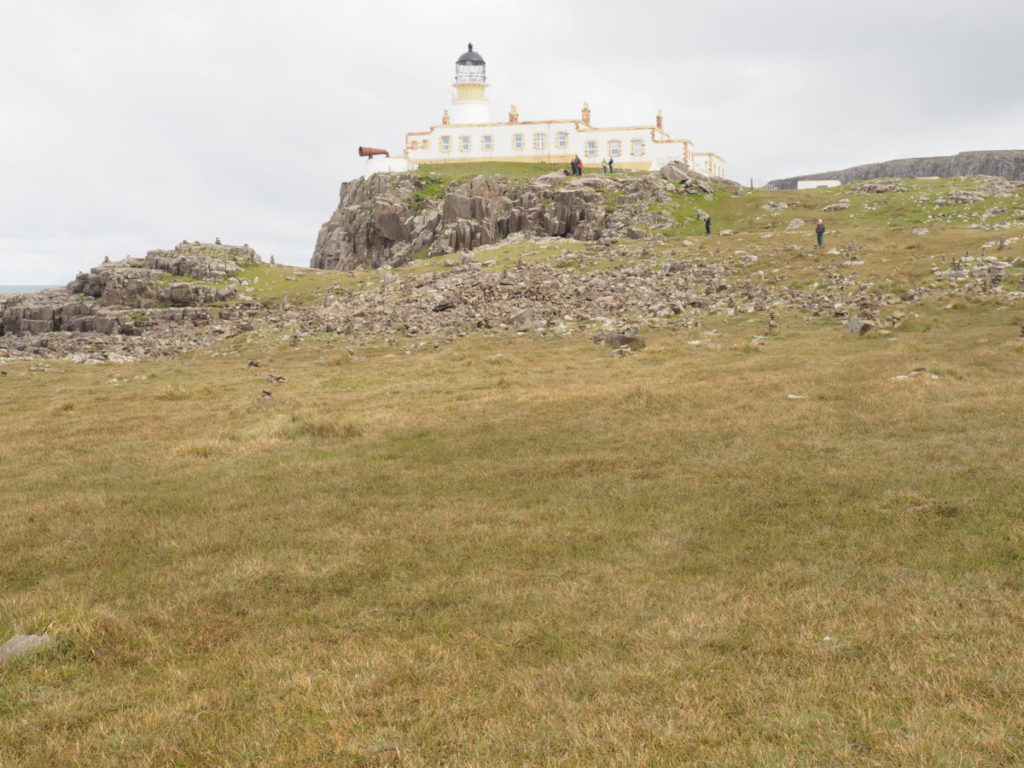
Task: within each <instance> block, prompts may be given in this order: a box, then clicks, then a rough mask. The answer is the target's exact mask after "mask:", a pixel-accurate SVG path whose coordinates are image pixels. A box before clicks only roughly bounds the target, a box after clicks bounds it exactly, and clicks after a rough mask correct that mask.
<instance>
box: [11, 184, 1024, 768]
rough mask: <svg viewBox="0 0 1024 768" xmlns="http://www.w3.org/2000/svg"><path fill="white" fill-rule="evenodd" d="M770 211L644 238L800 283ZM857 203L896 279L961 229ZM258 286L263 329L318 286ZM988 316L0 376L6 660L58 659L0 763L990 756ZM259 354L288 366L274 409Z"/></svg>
mask: <svg viewBox="0 0 1024 768" xmlns="http://www.w3.org/2000/svg"><path fill="white" fill-rule="evenodd" d="M831 194H833V193H832V192H823V193H821V194H806V193H800V194H797V195H794V196H792V197H790V198H786V199H790V200H791V202H792V203H793V205H792V207H791V210H790V211H789V213H787V217H788V216H790V215H803V216H804V218H807V215H805V214H809V213H810V212H813V211H814V210H817V209H818V208H820V205H821V204H822V201H823V199H824V198H823V196H827V195H831ZM835 194H839V193H838V192H837V193H835ZM768 197H781V195H780V194H779V193H773V195H771V196H768V195H755V196H750V197H744V198H740V199H737V200H734V201H728V200H723V201H714V203H713V204H714V205H716V206H719V208H716V209H715V211H716V213H715V220H716V222H718V226H719V227H724V226H731V223H730V222H729V221H728V220H727V219H726V216H725V214H724V211H725V210H726V208H725V206H726V205H730V206H732V208H730V209H729V210H731V211H733V218H734V219H735V220H736V221H737V222H739V225H737V227H736V228H738V229H741V230H744V229H746V231H747V234H742V233H741V234H739V235H737V236H735V237H734V238H728V239H725V238H723V239H712V242H710V243H704V242H703V241H702V242H701V243H700V244H699V245H694V246H686V247H682V246H680V245H679V243H678V242H677V241H671V242H670V243H668V244H667V245H666V246H664V247H663V248H662V250H663V251H664V253H665V255H666V256H671V257H675V256H677V255H678V254H679V253H685V254H687V255H688V257H691V256H696V257H701V255H703V256H704V257H707V258H717V257H719V256H722V255H724V256H730V255H731V254H732V253H733V251H734V250H738V249H744V248H749V247H751V246H753V245H756V244H762V245H763V244H765V243H772V244H777V245H779V248H777V249H775V250H774V252H770V251H771V250H772V249H767V248H765V249H764V250H762V251H761V258H760V259H759V261H758V263H757V264H756V265H752V266H751V267H750V269H751V271H754V270H761V269H769V270H770V269H780V270H783V271H784V272H785V273H786V275H787V280H790V281H793V282H801V281H804V282H809V281H812V280H815V279H818V276H819V275H820V269H819V266H820V264H822V263H825V261H827V260H828V258H831V257H828V258H827V257H825V256H823V255H811V256H808V255H806V254H804V253H802V252H800V250H799V249H797V250H796V251H793V250H791V249H790V250H787V249H784V248H783V247H782V246H783V245H785V244H786V243H788V242H791V243H793V244H797V245H800V244H801V243H803V242H804V241H806V240H808V238H809V235H807V234H806V233H804V234H802V235H801V234H799V233H797V234H788V233H782V232H779V233H778V234H777V237H776V238H775V239H771V240H765V239H763V238H762V237H761V234H762V232H761V231H759V230H758V228H762V229H763V228H765V227H769V226H770V225H771V226H775V225H778V227H782V226H784V221H785V219H779V220H777V221H775V222H774V223H773V222H758V221H757V219H756V218H755V217H756V216H761V215H763V211H762V209H761V208H760V207H759V206H760V205H761V204H762V203H763V202H764V200H765V199H767V198H768ZM801 206H803V207H802V208H801ZM858 215H860V213H859V212H858ZM865 215H866V214H865ZM884 215H889V214H887V213H886V211H885V210H883V211H880V212H878V213H877V215H875V220H872V221H867V222H860V223H859V224H857V226H855V225H854V223H851V224H850V226H849V227H848V228H844V229H841V231H838V232H835V233H834V234H831V233H830V238H831V240H830V242H834V243H835V244H837V245H839V246H842V245H846V244H851V243H856V244H860V245H863V246H864V252H863V255H864V258H865V264H864V266H862V267H851V268H850V269H851V270H857V271H858V272H857V274H860V275H862V276H863V277H864V279H865V280H882V281H885V280H891V285H894V286H898V285H900V284H908V283H913V282H915V281H920V280H922V279H927V275H928V270H929V268H930V266H931V264H932V263H934V261H935V260H936V259H939V258H940V257H941V254H944V253H956V252H957V251H962V250H963V249H965V248H972V249H974V250H975V251H977V248H978V246H979V245H980V243H981V242H984V241H985V240H986V239H991V237H992V236H993V235H992V233H990V232H984V231H980V232H979V231H974V230H971V231H966V230H962V229H955V228H945V229H944V228H942V227H936V232H935V234H934V236H930V237H928V238H925V239H913V238H912V237H911V236H910V235H909V234H907V233H906V232H904V231H903V230H904V229H905V228H906V227H905V226H904V224H905V223H906V222H903V223H900V222H896V223H893V222H888V223H887V222H886V221H884V220H883V216H884ZM901 215H903V216H904V217H905V218H907V221H909V218H912V217H913V216H917V215H918V213H915V212H913V211H910V212H909V213H908V212H906V211H904V213H903V214H901ZM744 217H746V218H744ZM908 217H909V218H908ZM890 225H891V226H890ZM897 225H898V226H897ZM887 226H888V227H889V229H888V231H886V227H887ZM801 237H802V238H803V239H802V240H801ZM910 245H915V246H917V247H913V248H910V247H907V246H910ZM801 247H802V246H801ZM555 250H556V251H557V250H558V249H557V248H556V249H555ZM716 251H718V253H716ZM516 253H517V252H510V253H507V254H504V256H502V254H501V253H496V254H495V257H496V258H499V259H500V258H506V257H507V258H517V257H518V256H516V255H515V254H516ZM541 257H543V255H540V256H538V258H541ZM832 260H833V261H834V260H835V259H834V258H833V259H832ZM417 268H420V269H422V268H424V267H423V266H422V265H420V266H419V267H417ZM261 269H263V268H261ZM264 272H266V273H267V274H263V275H262V277H261V282H260V286H261V288H260V290H261V291H263V292H265V293H267V294H268V297H269V294H270V293H272V292H273V291H274V290H276V288H275V285H276V283H275V282H274V281H275V280H277V281H278V283H280V285H281V286H284V287H285V288H286V289H287V290H288V291H289V292H290V298H289V300H290V301H291V300H295V296H297V295H299V294H300V293H301V292H302V291H306V293H305V294H302V295H303V296H305V298H306V299H308V300H309V301H314V300H318V297H319V296H320V295H321V294H322V293H323V292H324V291H327V290H328V289H329V288H330V285H331V284H332V283H331V282H330V280H329V276H325V275H322V274H310V275H306V276H301V277H300V278H299V279H297V280H295V281H288V280H286V278H287V277H288V276H289V274H291V273H290V272H286V271H282V270H281V268H277V270H276V271H275V270H272V269H271V268H266V269H264ZM254 276H255V273H254ZM1018 276H1019V275H1018ZM357 277H358V276H357ZM364 277H365V276H364ZM364 277H360V278H359V279H364ZM352 279H356V278H353V277H352V276H350V278H349V281H350V282H351V280H352ZM346 285H347V284H346ZM291 294H295V295H291ZM945 306H951V307H952V308H951V309H943V307H945ZM1005 307H1006V303H1005V302H1003V308H1000V307H999V306H998V304H997V303H996V302H993V301H991V300H987V299H977V298H957V299H956V300H954V301H949V300H948V298H942V297H936V298H935V299H934V300H930V301H929V302H927V303H926V304H924V305H921V304H915V305H913V307H912V312H914V313H916V314H910V315H908V318H907V320H906V322H905V323H904V324H903V326H901V328H900V329H899V330H897V331H895V332H893V333H892V334H890V335H875V334H869V335H868V336H865V337H856V336H852V335H850V334H848V333H846V332H845V331H844V330H843V328H842V326H841V324H838V323H835V322H831V321H826V320H821V319H814V320H812V321H811V322H805V320H804V318H802V317H796V316H792V315H787V314H785V313H782V314H780V317H779V322H780V325H781V328H780V330H779V332H778V333H777V334H775V335H773V336H772V337H771V338H770V339H769V341H768V343H767V345H766V346H764V347H760V348H753V347H751V346H750V344H749V342H750V339H751V337H752V336H754V335H755V334H758V333H760V332H761V331H762V330H763V328H764V321H765V319H764V317H763V316H738V317H735V318H727V319H721V320H709V321H708V323H709V325H708V326H707V327H706V328H705V329H701V331H696V332H693V334H692V335H691V333H690V332H686V331H678V332H672V331H668V330H661V331H650V332H648V331H645V332H644V335H645V336H646V337H647V341H648V344H647V348H646V349H644V350H643V351H641V352H638V353H637V354H635V355H633V356H632V357H628V358H622V359H612V358H611V357H609V354H608V350H607V348H604V347H599V346H595V345H593V344H591V343H590V342H589V341H587V340H586V339H583V338H578V337H573V338H545V339H541V338H533V337H517V336H511V335H509V336H495V337H488V336H475V337H469V338H465V339H461V340H459V341H458V342H457V343H455V344H452V345H450V346H447V347H444V348H443V349H441V350H440V351H439V352H437V353H416V354H411V355H407V356H406V355H395V354H393V353H394V352H396V351H400V350H398V349H396V348H393V347H387V348H383V349H372V348H371V349H360V350H359V354H358V356H357V357H351V356H350V355H349V354H348V352H347V351H346V344H347V342H345V341H337V340H332V339H321V340H313V341H304V342H303V344H302V347H301V348H300V349H293V348H291V347H289V346H286V345H284V344H283V342H274V341H265V340H261V338H262V337H260V336H259V335H258V334H253V335H251V336H250V337H246V336H240V337H236V338H235V339H232V340H230V341H228V342H226V345H225V346H224V347H223V348H221V349H219V350H217V352H218V353H228V354H226V355H225V354H218V355H217V356H214V355H209V354H206V353H194V354H192V355H189V356H187V357H185V358H182V359H180V360H173V361H164V362H148V363H139V364H135V365H131V366H114V365H106V366H92V367H87V366H75V365H72V364H66V363H53V364H52V365H51V367H50V370H48V371H32V370H30V367H29V365H28V364H27V363H19V362H7V363H6V364H5V365H4V368H5V370H6V371H7V372H8V375H7V376H5V377H2V378H0V402H2V403H3V406H4V408H3V412H4V417H3V419H2V421H0V479H2V490H3V493H2V497H0V498H2V500H3V504H2V506H0V585H2V587H3V589H2V592H0V639H3V638H6V637H7V636H8V635H10V634H12V633H14V632H44V631H45V632H49V633H51V634H52V635H53V636H54V637H55V638H56V639H57V644H56V646H55V647H54V648H53V649H51V650H49V651H46V652H44V653H42V654H41V655H38V656H35V657H28V658H25V659H21V660H18V661H16V662H14V663H10V664H7V665H4V666H0V766H3V767H4V768H6V766H8V765H11V766H19V768H20V767H21V766H25V767H26V768H38V767H41V766H89V768H104V767H107V766H170V765H174V766H196V767H199V766H204V767H205V766H289V767H290V766H406V767H408V768H413V767H417V766H439V765H447V766H527V765H529V766H630V767H633V766H647V765H651V766H653V765H663V766H679V765H694V766H736V767H737V768H738V767H740V766H743V767H744V768H746V767H747V766H840V765H841V766H847V765H857V766H892V765H900V766H1010V765H1018V764H1021V763H1022V762H1024V732H1022V729H1021V723H1022V722H1024V711H1022V710H1024V707H1022V705H1021V702H1022V701H1024V666H1022V665H1021V663H1020V656H1021V648H1022V647H1024V601H1022V599H1021V590H1022V587H1024V522H1022V518H1021V514H1020V510H1021V507H1022V502H1024V498H1022V497H1024V491H1022V488H1024V484H1022V480H1024V478H1022V476H1021V475H1022V472H1021V461H1020V456H1021V455H1022V453H1024V432H1022V431H1021V429H1020V414H1021V411H1022V405H1024V398H1022V395H1021V389H1020V378H1021V370H1022V367H1024V345H1022V344H1021V342H1019V341H1018V340H1017V338H1018V335H1019V327H1020V323H1021V322H1022V320H1024V311H1022V309H1021V308H1020V307H1019V306H1012V307H1011V308H1009V309H1006V308H1005ZM703 330H716V331H718V332H719V334H720V335H719V336H717V337H715V342H716V344H717V346H715V347H714V348H711V347H708V346H692V345H690V344H689V343H688V342H689V341H691V340H693V339H695V338H703V337H702V336H701V335H700V333H701V332H702V331H703ZM277 343H280V344H281V346H275V344H277ZM399 346H400V344H399ZM253 357H258V358H260V359H261V360H262V362H263V367H262V368H261V370H266V369H272V370H274V371H276V372H280V373H281V374H282V375H285V376H287V383H283V384H278V385H273V386H272V387H271V388H272V389H273V391H274V396H273V400H271V401H269V402H265V401H262V400H260V392H261V391H262V390H263V389H265V388H267V387H268V385H267V382H266V379H265V376H261V375H260V373H259V371H255V370H251V369H247V368H246V364H245V363H246V361H247V360H248V359H250V358H253ZM918 367H924V368H927V369H928V370H929V371H931V372H934V373H936V374H937V375H938V378H935V379H931V378H926V377H915V378H910V379H902V380H896V379H894V378H893V377H894V376H896V375H898V374H905V373H907V372H908V371H911V370H913V369H915V368H918ZM791 396H792V397H791Z"/></svg>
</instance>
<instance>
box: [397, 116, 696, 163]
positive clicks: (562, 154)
mask: <svg viewBox="0 0 1024 768" xmlns="http://www.w3.org/2000/svg"><path fill="white" fill-rule="evenodd" d="M560 133H563V134H565V142H566V145H565V146H564V147H562V146H559V144H558V141H559V134H560ZM654 133H655V132H654V130H653V129H652V128H650V127H633V128H590V127H587V126H584V125H582V124H581V123H579V122H578V121H575V120H552V121H548V122H535V123H489V124H484V125H465V124H457V123H456V121H455V120H453V121H452V124H450V125H440V126H434V127H433V128H431V130H430V132H429V134H428V135H417V134H410V135H409V136H408V142H409V144H407V147H406V155H407V156H408V157H409V159H410V160H415V161H417V162H422V163H430V162H439V161H448V162H460V161H464V162H473V161H485V160H489V159H494V160H499V159H500V160H509V159H513V160H514V159H516V158H520V157H521V158H523V159H524V160H525V159H531V160H540V161H545V160H546V161H549V162H561V161H563V160H564V159H565V158H566V157H567V156H569V157H571V156H573V155H579V156H580V158H582V160H583V162H584V165H588V164H590V165H596V164H599V163H600V162H601V160H602V159H605V158H609V157H614V159H615V162H616V163H620V164H626V163H641V164H644V165H645V166H646V167H648V168H650V169H655V168H660V167H662V166H663V165H665V164H666V163H668V162H670V161H672V160H683V161H687V160H688V157H687V142H685V141H684V140H682V139H675V140H666V141H655V140H654V139H653V136H652V134H654ZM517 135H521V136H522V144H521V146H520V147H518V148H517V147H516V144H515V137H516V136H517ZM445 136H447V137H448V138H449V144H448V151H442V145H443V144H442V137H445ZM485 136H489V137H490V138H491V144H490V149H486V148H485V143H484V137H485ZM538 137H540V138H538ZM424 140H425V141H427V143H428V146H427V147H426V148H413V146H412V144H415V143H417V142H422V141H424ZM464 140H465V141H466V142H468V144H467V143H464ZM634 141H637V142H639V145H634V143H633V142H634ZM591 142H592V144H591ZM612 142H618V154H617V155H616V154H613V145H612ZM637 150H639V151H637Z"/></svg>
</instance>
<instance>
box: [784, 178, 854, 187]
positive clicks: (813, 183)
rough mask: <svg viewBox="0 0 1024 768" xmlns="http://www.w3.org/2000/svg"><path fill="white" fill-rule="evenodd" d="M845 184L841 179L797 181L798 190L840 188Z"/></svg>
mask: <svg viewBox="0 0 1024 768" xmlns="http://www.w3.org/2000/svg"><path fill="white" fill-rule="evenodd" d="M842 184H843V182H841V181H840V180H839V179H803V180H800V181H797V183H796V188H797V189H823V188H825V187H839V186H842Z"/></svg>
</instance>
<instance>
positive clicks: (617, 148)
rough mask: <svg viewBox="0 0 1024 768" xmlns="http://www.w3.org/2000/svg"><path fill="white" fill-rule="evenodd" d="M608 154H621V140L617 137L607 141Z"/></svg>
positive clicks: (616, 155)
mask: <svg viewBox="0 0 1024 768" xmlns="http://www.w3.org/2000/svg"><path fill="white" fill-rule="evenodd" d="M608 154H609V155H611V156H612V157H618V156H619V155H621V154H622V142H621V141H619V140H617V139H612V140H611V141H609V142H608Z"/></svg>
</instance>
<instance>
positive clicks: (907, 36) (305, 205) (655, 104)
mask: <svg viewBox="0 0 1024 768" xmlns="http://www.w3.org/2000/svg"><path fill="white" fill-rule="evenodd" d="M1022 29H1024V2H1021V0H975V2H973V3H963V2H952V0H928V1H927V2H925V1H924V0H921V1H918V0H887V1H886V2H878V1H877V0H858V2H839V1H836V2H832V1H831V0H731V1H730V0H718V1H717V2H711V1H710V0H704V2H692V1H691V0H670V1H668V2H654V1H652V0H632V1H631V2H622V1H621V0H619V1H617V2H611V1H606V0H587V1H586V2H558V1H557V0H516V1H513V0H474V1H473V2H468V1H464V0H434V1H433V2H425V3H413V2H395V1H394V0H375V2H351V1H350V0H329V1H328V0H290V1H289V2H284V1H283V0H278V1H277V2H267V1H263V0H245V1H243V0H166V1H164V2H153V1H151V0H125V1H121V0H32V1H31V2H29V1H28V0H0V285H10V284H53V283H64V282H67V281H68V280H70V279H72V278H73V277H74V274H75V272H76V271H78V270H80V269H87V268H88V267H90V266H93V265H95V264H97V263H99V262H100V261H102V260H103V257H104V256H108V255H109V256H110V257H111V258H112V259H119V258H122V257H123V256H125V255H128V254H130V255H133V256H141V255H144V254H145V252H146V251H147V250H150V249H153V248H171V247H173V246H174V245H175V244H176V243H178V242H180V241H181V240H182V239H188V240H213V238H215V237H220V238H221V239H222V240H223V241H224V242H229V243H243V242H247V243H249V244H250V245H252V246H254V247H255V248H256V250H257V251H258V252H259V253H260V254H261V255H263V256H264V258H266V257H269V256H270V255H271V254H273V255H275V257H276V258H277V260H278V261H279V262H286V263H292V264H308V262H309V259H310V256H311V254H312V250H313V245H314V242H315V240H316V235H317V231H318V230H319V227H320V225H321V223H323V221H325V220H326V219H327V218H328V217H329V216H330V214H331V212H332V211H333V209H334V207H335V205H336V204H337V197H338V186H339V184H340V183H341V182H342V181H343V180H346V179H349V178H352V177H354V176H356V175H358V174H359V173H360V170H361V167H362V161H361V160H360V159H359V158H358V157H356V147H357V146H358V145H360V144H368V145H371V146H375V147H385V148H387V149H390V150H392V151H393V152H400V151H401V149H402V145H403V136H404V133H405V132H406V131H410V130H423V129H426V128H427V127H428V126H429V125H431V124H433V123H436V122H438V121H439V118H440V115H441V111H442V110H443V109H444V108H445V107H446V106H448V104H449V102H450V83H451V80H452V77H453V74H454V62H455V59H456V58H457V57H458V56H459V55H460V54H461V53H462V52H463V51H464V50H465V46H466V43H467V42H469V41H472V42H473V43H474V45H475V47H476V49H477V50H478V51H479V52H480V53H481V54H482V55H483V57H484V58H485V59H486V61H487V75H488V82H489V83H490V89H489V96H490V99H491V110H492V116H493V117H494V118H496V119H497V118H501V117H503V116H504V115H505V114H506V112H507V109H508V106H509V104H511V103H515V104H516V105H517V107H518V108H519V113H520V116H521V118H522V119H523V120H530V119H548V118H563V117H574V116H576V115H577V114H578V112H579V108H580V105H581V103H582V102H583V101H588V102H589V103H590V106H591V109H592V111H593V123H594V124H595V125H598V126H601V125H623V124H625V125H629V124H636V123H650V122H653V120H654V116H655V114H656V112H657V110H658V109H662V110H663V111H664V114H665V127H666V129H667V130H668V132H669V133H670V134H671V135H672V136H673V137H676V138H688V139H691V140H692V141H694V142H695V144H696V148H697V150H698V151H705V150H710V151H713V152H716V153H718V154H719V155H722V156H723V157H725V159H726V161H727V163H728V166H727V167H728V175H729V176H730V177H731V178H734V179H737V180H739V181H743V182H747V181H749V180H750V178H751V177H753V178H754V179H755V180H757V181H765V180H768V179H771V178H776V177H781V176H790V175H795V174H799V173H810V172H816V171H825V170H831V169H834V168H842V167H846V166H849V165H855V164H858V163H864V162H874V161H881V160H889V159H893V158H897V157H913V156H926V155H943V154H954V153H956V152H959V151H964V150H976V149H1017V148H1022V147H1024V78H1022V69H1024V65H1022V64H1021V58H1020V55H1021V53H1020V51H1021V43H1020V35H1021V30H1022Z"/></svg>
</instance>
